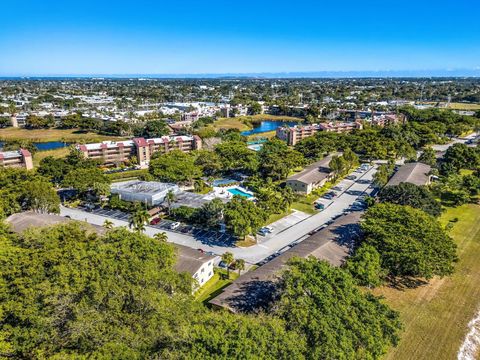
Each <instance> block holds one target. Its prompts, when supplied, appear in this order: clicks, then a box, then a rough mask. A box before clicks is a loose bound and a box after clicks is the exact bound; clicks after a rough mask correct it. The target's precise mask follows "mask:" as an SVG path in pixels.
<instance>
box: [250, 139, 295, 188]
mask: <svg viewBox="0 0 480 360" xmlns="http://www.w3.org/2000/svg"><path fill="white" fill-rule="evenodd" d="M258 156H259V159H260V169H259V170H260V172H261V173H262V174H263V176H265V177H270V178H272V180H280V179H284V178H286V177H287V176H288V174H289V173H290V172H291V171H292V170H293V169H295V168H296V167H298V166H301V165H303V163H304V159H303V155H302V154H301V153H299V152H298V151H296V150H292V149H291V148H289V147H288V146H287V144H286V143H285V142H284V141H281V140H279V139H276V138H274V139H271V140H269V141H267V142H266V143H265V144H263V146H262V149H261V150H260V151H259V152H258Z"/></svg>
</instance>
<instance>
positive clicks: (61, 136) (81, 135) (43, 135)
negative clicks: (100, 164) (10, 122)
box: [0, 127, 120, 142]
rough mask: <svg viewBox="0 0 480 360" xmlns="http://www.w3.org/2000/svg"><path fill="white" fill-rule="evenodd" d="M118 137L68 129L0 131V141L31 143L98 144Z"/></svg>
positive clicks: (14, 129)
mask: <svg viewBox="0 0 480 360" xmlns="http://www.w3.org/2000/svg"><path fill="white" fill-rule="evenodd" d="M116 139H120V138H119V137H114V136H105V135H98V134H96V133H92V132H83V131H80V130H75V129H69V130H63V129H34V130H28V129H21V128H13V127H10V128H6V129H0V140H4V141H5V140H31V141H33V142H48V141H65V142H76V141H83V142H99V141H103V140H116Z"/></svg>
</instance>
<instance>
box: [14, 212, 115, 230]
mask: <svg viewBox="0 0 480 360" xmlns="http://www.w3.org/2000/svg"><path fill="white" fill-rule="evenodd" d="M69 221H74V220H71V219H69V218H66V217H63V216H59V215H53V214H40V213H36V212H33V211H26V212H23V213H18V214H13V215H10V216H9V217H8V218H7V223H9V224H10V227H11V229H12V230H13V231H14V232H16V233H21V232H24V231H25V230H27V229H29V228H40V227H44V226H51V225H57V224H61V223H66V222H69ZM75 222H77V223H78V224H80V225H82V226H84V227H85V229H86V230H93V231H95V232H96V233H97V234H104V233H105V232H106V231H107V230H106V229H105V228H104V227H102V226H98V225H91V224H88V223H86V222H83V221H75Z"/></svg>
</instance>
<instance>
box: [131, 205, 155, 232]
mask: <svg viewBox="0 0 480 360" xmlns="http://www.w3.org/2000/svg"><path fill="white" fill-rule="evenodd" d="M149 218H150V215H149V214H148V211H147V210H145V209H144V208H143V207H142V206H141V205H137V206H136V207H135V209H134V210H133V212H132V213H131V214H130V217H129V219H128V225H129V226H130V228H132V229H133V230H135V231H136V232H139V233H141V232H144V231H145V224H146V223H147V222H148V219H149Z"/></svg>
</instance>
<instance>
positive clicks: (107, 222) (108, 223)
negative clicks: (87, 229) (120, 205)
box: [103, 219, 113, 229]
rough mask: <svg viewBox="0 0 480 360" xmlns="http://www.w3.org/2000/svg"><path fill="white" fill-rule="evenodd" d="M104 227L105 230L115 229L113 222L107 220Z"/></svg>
mask: <svg viewBox="0 0 480 360" xmlns="http://www.w3.org/2000/svg"><path fill="white" fill-rule="evenodd" d="M103 227H104V228H105V229H111V228H113V222H111V221H110V220H108V219H107V220H105V221H104V222H103Z"/></svg>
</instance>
